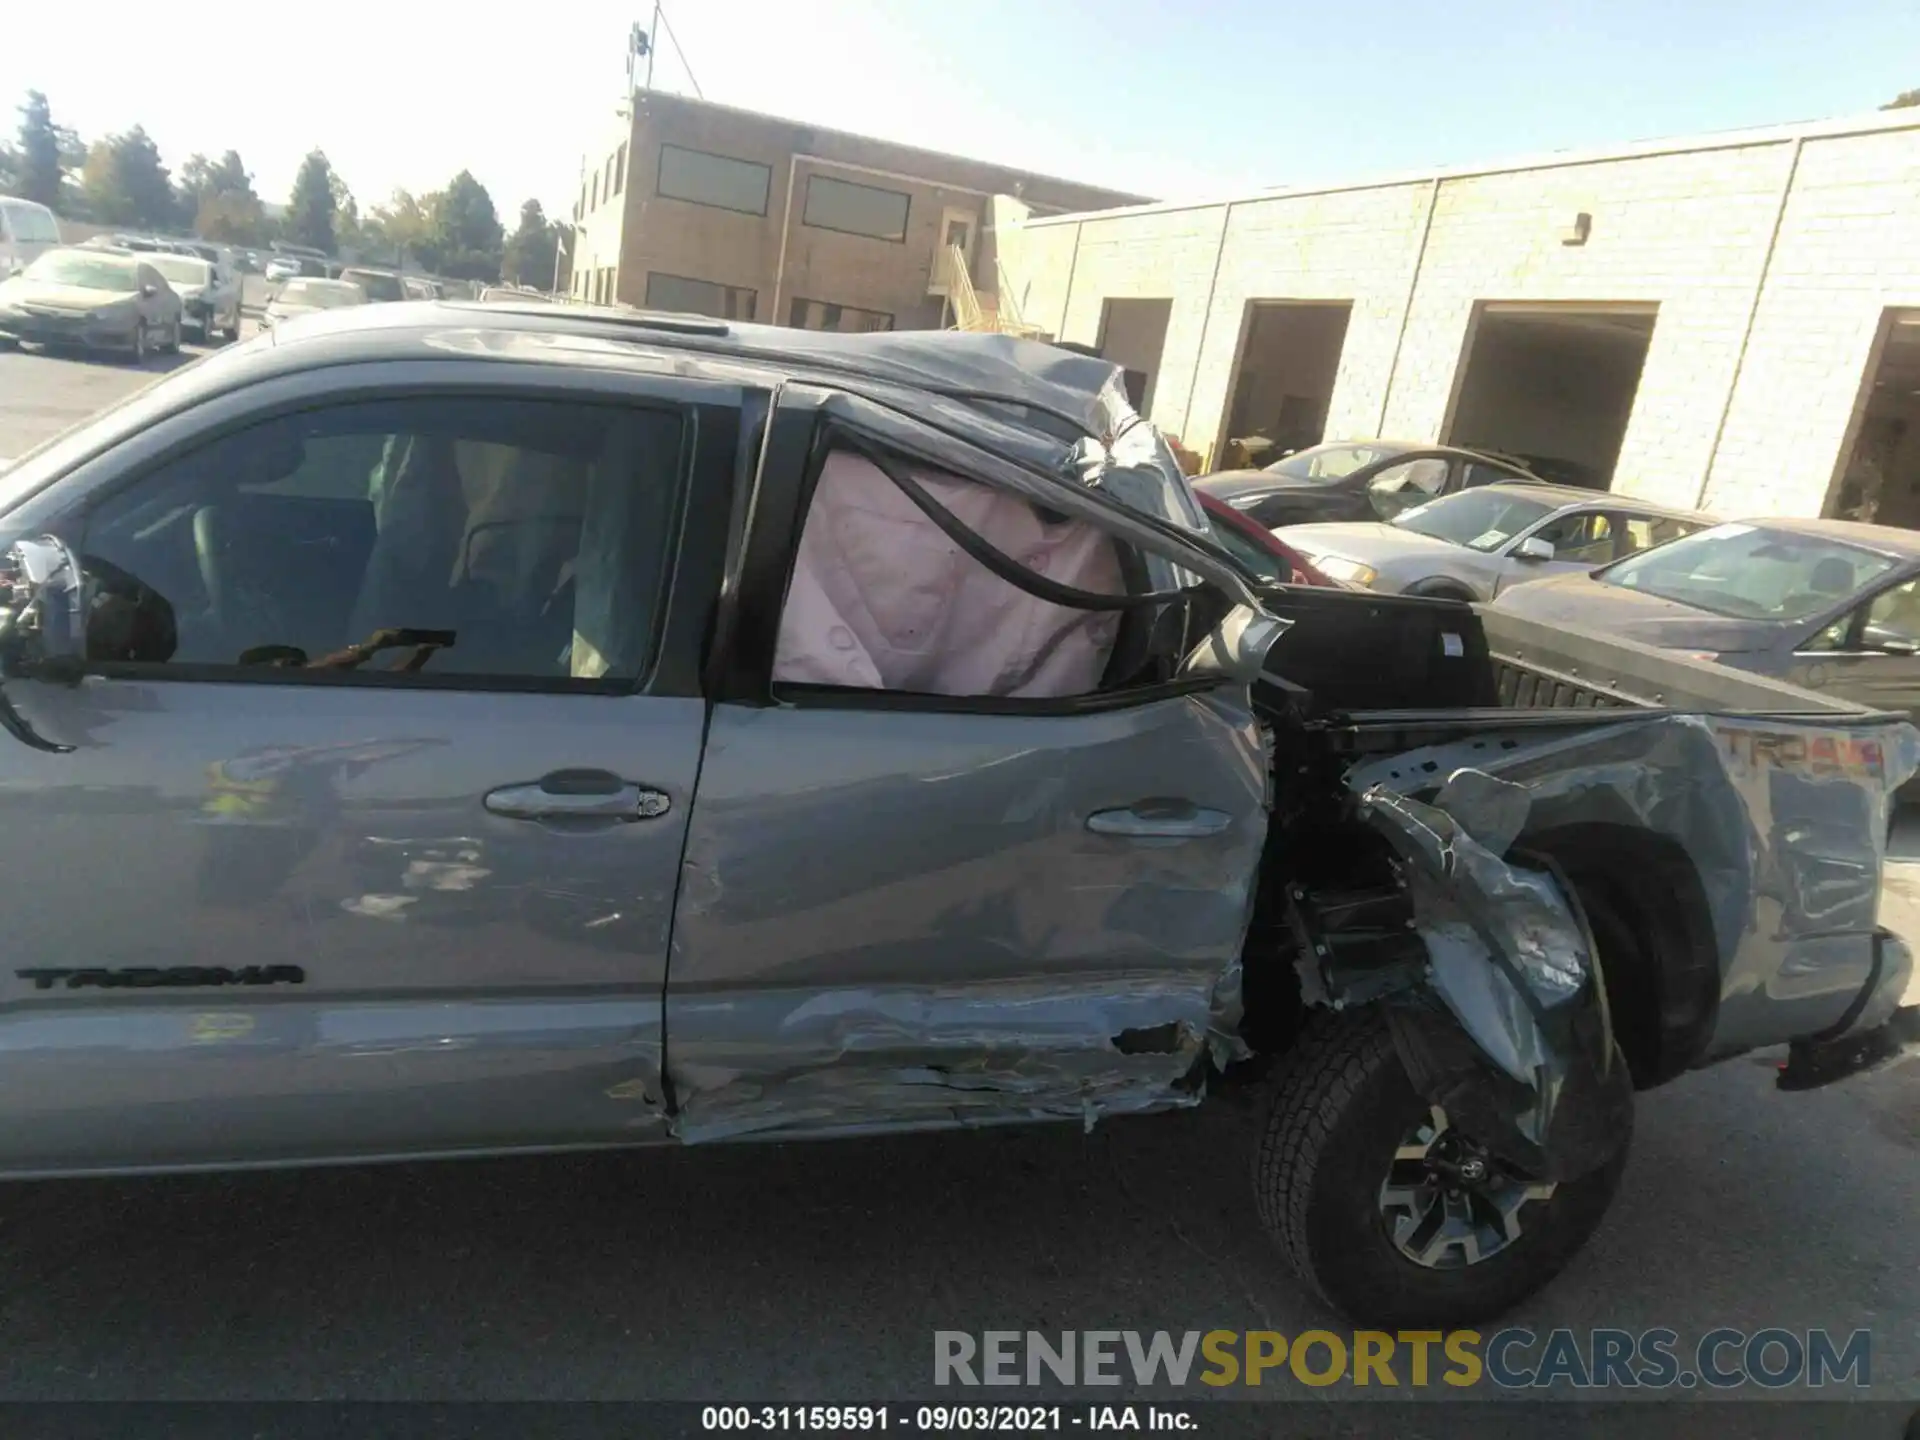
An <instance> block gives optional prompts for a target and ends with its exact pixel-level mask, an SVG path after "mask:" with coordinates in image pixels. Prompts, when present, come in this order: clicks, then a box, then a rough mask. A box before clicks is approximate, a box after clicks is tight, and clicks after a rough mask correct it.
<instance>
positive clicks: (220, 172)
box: [180, 150, 269, 245]
mask: <svg viewBox="0 0 1920 1440" xmlns="http://www.w3.org/2000/svg"><path fill="white" fill-rule="evenodd" d="M203 159H204V157H202V156H195V157H193V159H192V160H189V161H187V163H186V164H185V165H183V166H181V167H180V177H181V183H182V188H183V189H184V188H186V187H187V186H188V185H189V184H190V183H191V179H190V177H192V176H194V174H195V170H194V160H203ZM268 228H269V227H268V225H267V216H266V208H265V207H264V206H263V205H262V204H261V203H260V197H259V196H258V195H256V194H255V193H254V190H253V177H252V176H251V175H249V174H248V173H247V167H246V166H245V165H244V164H243V163H241V160H240V154H239V152H238V151H237V150H229V151H227V152H226V154H224V155H222V156H221V157H220V158H219V160H217V161H215V162H214V163H213V164H211V165H208V166H207V167H206V171H205V176H204V184H202V185H201V186H199V187H198V194H197V202H196V204H195V207H194V212H193V231H194V233H195V234H196V235H199V236H201V237H202V238H204V239H207V240H218V241H221V242H222V243H224V244H228V245H261V244H264V243H265V242H266V240H267V231H268Z"/></svg>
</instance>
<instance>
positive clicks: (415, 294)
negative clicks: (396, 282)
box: [400, 275, 441, 300]
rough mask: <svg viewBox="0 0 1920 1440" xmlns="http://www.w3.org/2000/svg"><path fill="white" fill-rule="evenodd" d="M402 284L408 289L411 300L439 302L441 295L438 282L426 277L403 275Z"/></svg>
mask: <svg viewBox="0 0 1920 1440" xmlns="http://www.w3.org/2000/svg"><path fill="white" fill-rule="evenodd" d="M400 283H401V284H402V285H404V286H405V287H406V291H407V298H408V299H409V300H438V299H439V298H440V295H441V291H440V285H439V284H438V282H436V281H433V280H429V279H427V278H426V277H425V276H424V275H402V276H401V277H400Z"/></svg>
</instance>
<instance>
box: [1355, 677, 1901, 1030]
mask: <svg viewBox="0 0 1920 1440" xmlns="http://www.w3.org/2000/svg"><path fill="white" fill-rule="evenodd" d="M1916 767H1920V733H1916V732H1915V730H1914V728H1913V727H1912V726H1911V725H1908V724H1904V723H1901V722H1896V721H1893V720H1889V719H1884V718H1867V717H1863V718H1862V719H1861V720H1860V721H1858V722H1854V723H1852V724H1823V723H1818V722H1813V721H1800V720H1796V719H1792V718H1780V717H1746V716H1731V715H1728V716H1715V715H1690V714H1671V713H1665V712H1662V713H1658V714H1654V715H1650V716H1649V717H1648V718H1647V719H1645V720H1644V721H1637V722H1625V723H1620V722H1615V723H1610V724H1608V725H1605V726H1595V727H1592V728H1581V729H1575V730H1572V731H1557V732H1554V733H1553V734H1551V735H1549V736H1548V737H1547V738H1542V737H1541V734H1540V732H1539V731H1538V730H1532V731H1529V730H1526V729H1521V728H1515V729H1512V730H1506V731H1503V730H1500V729H1498V728H1496V727H1492V726H1490V727H1489V728H1487V729H1486V730H1483V731H1481V732H1480V733H1478V734H1475V735H1474V736H1472V737H1471V738H1470V739H1465V740H1461V741H1458V742H1455V743H1452V744H1447V745H1437V746H1432V747H1428V748H1425V749H1420V750H1414V751H1410V752H1405V753H1401V754H1396V755H1392V756H1388V757H1385V758H1382V759H1379V760H1375V761H1371V762H1368V763H1365V764H1362V765H1359V766H1356V767H1355V768H1354V769H1353V770H1352V771H1350V772H1349V773H1348V776H1347V785H1348V787H1349V789H1350V790H1351V791H1352V792H1353V793H1355V794H1356V795H1362V794H1366V793H1367V792H1369V791H1370V790H1372V789H1374V788H1375V787H1378V788H1379V789H1380V790H1382V791H1384V792H1391V793H1393V794H1397V795H1402V796H1415V797H1421V796H1424V797H1428V798H1431V799H1433V801H1434V803H1435V804H1437V805H1440V806H1441V807H1442V808H1443V809H1444V808H1448V806H1449V803H1450V802H1449V801H1448V800H1447V799H1444V798H1435V797H1436V793H1437V792H1439V789H1440V787H1441V786H1442V784H1443V783H1445V782H1447V781H1449V779H1450V778H1452V777H1455V776H1456V773H1457V772H1458V771H1460V770H1462V769H1467V770H1470V771H1479V772H1483V774H1484V776H1486V777H1491V778H1496V779H1498V780H1500V781H1504V782H1508V783H1510V784H1511V785H1513V786H1517V787H1519V788H1520V789H1521V790H1522V791H1524V793H1525V797H1526V801H1527V811H1526V817H1527V818H1526V820H1525V831H1526V833H1527V834H1528V835H1538V834H1542V833H1545V832H1548V831H1552V830H1558V829H1561V828H1562V827H1568V826H1583V825H1596V824H1597V825H1612V826H1619V827H1624V828H1626V829H1629V830H1636V831H1651V832H1653V833H1654V834H1656V835H1659V836H1664V837H1666V838H1668V839H1670V840H1672V841H1674V842H1676V843H1677V845H1678V846H1679V848H1680V849H1681V850H1683V851H1684V852H1685V854H1686V856H1687V858H1688V859H1689V860H1690V861H1691V862H1692V865H1693V868H1694V870H1695V872H1696V873H1697V875H1698V878H1699V881H1700V885H1701V889H1702V891H1703V893H1704V896H1705V900H1706V906H1707V909H1708V911H1709V913H1710V915H1711V923H1712V942H1713V943H1712V949H1713V952H1714V953H1713V955H1712V957H1711V958H1712V959H1713V960H1714V961H1716V962H1717V966H1718V974H1717V975H1713V974H1707V975H1703V976H1701V977H1699V978H1700V980H1701V982H1702V987H1703V990H1704V992H1705V994H1706V998H1707V1001H1708V1003H1707V1004H1706V1005H1705V1006H1704V1007H1703V1009H1704V1011H1705V1013H1704V1014H1703V1017H1702V1024H1701V1027H1700V1032H1701V1033H1700V1034H1699V1035H1698V1036H1697V1037H1695V1041H1696V1043H1695V1045H1694V1048H1693V1050H1692V1052H1691V1054H1690V1056H1689V1057H1688V1058H1689V1059H1690V1060H1691V1061H1692V1063H1696V1064H1697V1063H1701V1062H1704V1061H1707V1060H1711V1059H1716V1058H1720V1057H1723V1056H1726V1055H1732V1054H1738V1053H1740V1052H1742V1051H1745V1050H1749V1049H1752V1048H1754V1047H1756V1046H1760V1045H1768V1044H1774V1043H1778V1042H1780V1041H1783V1040H1785V1039H1788V1038H1791V1037H1793V1036H1796V1035H1809V1034H1816V1033H1819V1032H1820V1031H1822V1030H1823V1029H1826V1028H1827V1027H1830V1026H1832V1025H1834V1024H1835V1023H1836V1022H1839V1021H1841V1020H1843V1019H1844V1018H1845V1017H1846V1016H1848V1014H1849V1013H1850V1011H1851V1010H1852V1008H1853V1007H1854V1006H1855V1003H1856V1001H1858V1000H1860V999H1861V997H1862V995H1863V993H1864V992H1865V991H1867V990H1871V991H1872V992H1873V997H1874V998H1873V999H1872V1001H1871V1003H1869V1004H1867V1005H1865V1006H1863V1007H1861V1008H1860V1009H1859V1011H1858V1013H1859V1014H1862V1015H1864V1014H1868V1013H1880V1014H1882V1015H1884V1013H1885V1008H1886V1007H1885V1005H1884V1004H1882V1003H1881V1000H1882V998H1883V997H1884V996H1885V995H1887V994H1891V995H1893V996H1895V997H1897V996H1898V994H1899V993H1900V989H1901V988H1902V987H1903V986H1904V985H1905V983H1906V975H1905V973H1904V970H1903V973H1901V974H1898V975H1895V974H1892V973H1890V972H1891V970H1892V969H1894V968H1903V967H1898V966H1889V965H1888V964H1886V963H1885V962H1884V961H1883V960H1876V958H1875V955H1876V946H1875V943H1874V933H1875V921H1876V915H1877V911H1878V906H1879V891H1880V875H1881V865H1882V862H1883V860H1884V858H1885V847H1886V838H1887V833H1888V821H1889V817H1890V814H1891V807H1892V803H1893V795H1894V792H1895V791H1896V790H1897V789H1898V788H1899V787H1900V786H1901V785H1902V784H1903V783H1905V782H1906V781H1907V780H1908V779H1909V778H1910V777H1911V776H1912V775H1913V774H1914V772H1915V769H1916ZM1461 779H1462V780H1463V781H1465V777H1461ZM1465 783H1466V784H1467V785H1468V786H1469V787H1472V786H1483V782H1482V781H1479V780H1473V781H1465ZM1483 788H1484V787H1483ZM1493 793H1494V792H1491V791H1487V792H1486V794H1483V795H1478V796H1470V795H1469V794H1468V792H1465V791H1463V790H1462V788H1461V785H1460V784H1459V783H1456V784H1455V785H1454V786H1453V790H1452V800H1451V804H1452V806H1453V807H1455V808H1454V810H1453V813H1454V817H1455V819H1457V820H1458V821H1459V822H1460V824H1461V825H1462V826H1463V827H1464V828H1465V829H1466V830H1467V831H1469V832H1470V833H1472V834H1474V835H1476V836H1477V837H1478V838H1479V840H1480V842H1481V846H1482V848H1483V849H1485V850H1487V851H1489V852H1491V853H1493V854H1495V855H1498V854H1499V853H1501V847H1500V845H1499V842H1500V841H1501V840H1503V839H1510V838H1511V837H1510V835H1509V833H1508V832H1510V831H1511V830H1512V820H1511V816H1510V815H1502V816H1500V817H1495V816H1493V815H1492V814H1491V813H1490V810H1489V802H1488V796H1490V795H1492V794H1493ZM1504 793H1505V792H1501V794H1502V796H1504ZM1463 799H1467V800H1468V808H1466V809H1464V810H1463V809H1459V808H1458V806H1459V805H1460V804H1461V802H1462V800H1463ZM1498 803H1499V805H1501V806H1509V805H1511V804H1512V803H1513V802H1512V801H1510V800H1506V799H1504V798H1501V799H1500V800H1499V802H1498ZM1380 813H1382V814H1384V813H1388V812H1380ZM1856 1023H1857V1022H1856Z"/></svg>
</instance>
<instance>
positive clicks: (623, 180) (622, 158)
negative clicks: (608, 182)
mask: <svg viewBox="0 0 1920 1440" xmlns="http://www.w3.org/2000/svg"><path fill="white" fill-rule="evenodd" d="M626 188H627V144H626V141H624V140H623V141H621V142H620V148H619V149H618V150H616V151H614V152H613V193H614V194H616V195H618V194H619V193H620V192H621V191H622V190H624V189H626Z"/></svg>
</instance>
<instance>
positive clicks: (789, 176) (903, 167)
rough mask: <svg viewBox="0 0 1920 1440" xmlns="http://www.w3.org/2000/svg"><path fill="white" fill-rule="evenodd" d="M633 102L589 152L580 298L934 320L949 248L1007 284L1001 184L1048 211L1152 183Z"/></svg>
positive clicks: (761, 314)
mask: <svg viewBox="0 0 1920 1440" xmlns="http://www.w3.org/2000/svg"><path fill="white" fill-rule="evenodd" d="M630 110H631V114H630V118H628V119H627V120H625V121H624V122H622V123H619V124H617V125H616V127H615V129H614V131H613V133H612V134H611V135H610V136H609V137H608V139H607V142H606V143H605V144H604V145H603V146H602V148H601V149H600V150H599V152H598V153H597V154H594V155H590V156H589V157H588V159H587V163H586V165H585V167H584V168H585V173H584V174H583V176H582V179H581V184H580V193H579V197H578V200H577V202H576V203H577V207H578V208H577V210H576V215H575V218H576V220H577V221H578V224H579V232H578V233H579V239H578V242H577V245H576V254H575V257H574V265H573V291H572V293H573V295H574V296H575V298H577V299H581V300H587V301H595V302H606V301H616V300H617V301H620V302H623V303H626V304H630V305H644V306H649V307H652V308H656V309H665V310H682V311H691V312H694V313H697V314H705V315H713V316H718V317H721V318H726V319H735V320H757V321H760V322H762V323H764V324H777V325H796V326H801V327H804V328H807V329H816V330H891V329H900V330H907V329H925V328H932V327H936V326H939V325H941V324H942V323H943V322H944V320H945V318H946V314H945V312H946V306H945V300H946V295H945V290H946V286H945V284H944V278H945V275H946V270H945V267H944V265H943V264H942V263H940V255H941V254H942V252H943V251H944V248H945V247H946V246H947V245H949V244H957V246H958V248H959V249H960V250H961V252H962V254H963V255H965V256H966V257H967V259H968V261H969V264H970V268H971V272H972V275H973V279H974V282H975V284H976V285H977V287H978V288H979V289H981V290H983V291H988V292H991V291H992V290H994V288H995V275H994V274H993V273H992V272H993V260H992V244H991V238H990V236H988V235H987V233H986V232H987V226H988V223H989V212H990V210H991V209H992V206H991V205H990V201H991V200H992V199H993V197H995V196H1007V197H1013V198H1014V200H1015V201H1017V205H1018V207H1019V208H1022V209H1026V210H1030V211H1031V212H1032V213H1034V214H1040V215H1046V214H1059V213H1063V212H1066V211H1086V210H1098V209H1102V208H1104V207H1107V206H1114V205H1127V204H1134V203H1138V202H1139V201H1140V199H1141V198H1142V197H1140V196H1138V195H1127V194H1122V193H1120V192H1117V191H1112V190H1102V189H1099V188H1097V187H1095V186H1091V185H1077V184H1074V183H1072V182H1071V181H1066V180H1055V179H1052V178H1049V177H1047V176H1044V175H1033V174H1029V173H1027V172H1025V171H1020V170H1012V169H1008V168H1007V167H1005V166H1001V165H990V164H986V163H984V162H981V161H978V160H965V159H960V158H958V157H955V156H952V155H941V154H936V153H934V152H932V151H927V150H916V149H912V148H910V147H908V146H904V145H892V144H888V143H887V142H885V141H881V140H872V139H867V138H865V137H862V136H858V135H848V134H843V133H841V132H839V131H834V130H824V129H820V128H817V127H814V126H810V125H805V124H802V123H800V122H798V121H792V120H781V119H777V118H775V117H773V116H769V115H760V114H756V113H754V112H752V111H747V110H737V109H734V108H732V107H730V106H725V105H715V104H710V103H708V102H706V101H702V100H690V99H688V98H686V97H685V96H680V95H669V94H663V93H661V92H659V91H637V92H635V94H634V96H633V104H632V106H631V107H630Z"/></svg>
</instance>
